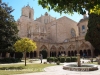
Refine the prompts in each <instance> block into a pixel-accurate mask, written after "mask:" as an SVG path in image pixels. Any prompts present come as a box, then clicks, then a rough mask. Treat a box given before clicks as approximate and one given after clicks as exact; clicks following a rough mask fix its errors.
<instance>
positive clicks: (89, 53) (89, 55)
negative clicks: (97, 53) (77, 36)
mask: <svg viewBox="0 0 100 75" xmlns="http://www.w3.org/2000/svg"><path fill="white" fill-rule="evenodd" d="M87 54H88V57H91V50H90V49H89V50H88V51H87Z"/></svg>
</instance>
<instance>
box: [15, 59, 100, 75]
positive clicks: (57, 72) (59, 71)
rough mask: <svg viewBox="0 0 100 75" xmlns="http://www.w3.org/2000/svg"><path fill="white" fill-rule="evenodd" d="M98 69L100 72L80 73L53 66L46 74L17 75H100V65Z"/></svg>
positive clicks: (28, 74)
mask: <svg viewBox="0 0 100 75" xmlns="http://www.w3.org/2000/svg"><path fill="white" fill-rule="evenodd" d="M82 61H84V62H88V60H82ZM37 63H38V62H37ZM64 64H69V63H64ZM98 68H99V70H96V71H87V72H79V71H68V70H63V66H62V65H57V66H51V67H47V68H45V69H44V72H37V73H27V74H16V75H100V66H99V65H98Z"/></svg>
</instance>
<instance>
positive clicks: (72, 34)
mask: <svg viewBox="0 0 100 75" xmlns="http://www.w3.org/2000/svg"><path fill="white" fill-rule="evenodd" d="M71 36H72V37H75V36H76V32H75V30H74V29H73V28H72V29H71Z"/></svg>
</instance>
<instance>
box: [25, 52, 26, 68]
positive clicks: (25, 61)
mask: <svg viewBox="0 0 100 75" xmlns="http://www.w3.org/2000/svg"><path fill="white" fill-rule="evenodd" d="M25 66H26V51H25Z"/></svg>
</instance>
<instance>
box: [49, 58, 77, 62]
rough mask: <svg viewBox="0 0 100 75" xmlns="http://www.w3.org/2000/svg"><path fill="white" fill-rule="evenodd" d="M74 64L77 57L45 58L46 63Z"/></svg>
mask: <svg viewBox="0 0 100 75" xmlns="http://www.w3.org/2000/svg"><path fill="white" fill-rule="evenodd" d="M57 61H59V62H61V63H64V62H76V61H77V57H58V58H57V57H48V58H47V62H57Z"/></svg>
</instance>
